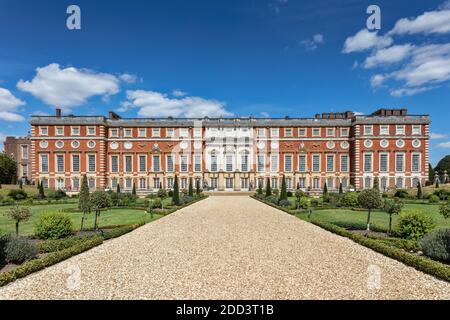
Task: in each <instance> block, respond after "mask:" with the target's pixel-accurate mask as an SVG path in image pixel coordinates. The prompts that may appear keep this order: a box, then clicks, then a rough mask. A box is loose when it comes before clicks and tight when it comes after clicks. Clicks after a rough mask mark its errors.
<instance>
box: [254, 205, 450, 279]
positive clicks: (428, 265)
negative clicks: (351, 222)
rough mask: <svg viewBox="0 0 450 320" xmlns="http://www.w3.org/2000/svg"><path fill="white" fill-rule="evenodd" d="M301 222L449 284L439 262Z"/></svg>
mask: <svg viewBox="0 0 450 320" xmlns="http://www.w3.org/2000/svg"><path fill="white" fill-rule="evenodd" d="M251 197H252V198H253V199H255V200H257V201H260V202H262V203H264V204H267V205H269V206H271V207H273V208H276V209H278V210H281V211H284V212H286V213H289V214H291V215H292V214H293V213H292V212H290V211H289V210H287V209H284V208H280V207H278V206H276V205H275V204H273V203H268V202H266V201H264V200H261V199H258V198H256V197H254V196H251ZM302 220H303V219H302ZM303 221H306V222H310V223H312V224H314V225H316V226H318V227H320V228H322V229H325V230H327V231H329V232H332V233H334V234H337V235H339V236H342V237H345V238H348V239H350V240H352V241H354V242H356V243H358V244H360V245H362V246H365V247H367V248H369V249H372V250H373V251H376V252H378V253H381V254H383V255H385V256H387V257H389V258H392V259H395V260H397V261H400V262H402V263H404V264H405V265H407V266H410V267H413V268H414V269H416V270H419V271H422V272H424V273H427V274H429V275H432V276H434V277H436V278H438V279H441V280H444V281H447V282H450V266H447V265H445V264H443V263H441V262H438V261H435V260H432V259H430V258H427V257H424V256H418V255H414V254H412V253H409V252H406V251H404V250H402V249H399V248H395V247H392V246H390V245H387V244H385V243H382V242H380V241H378V240H375V239H372V238H368V237H365V236H363V235H360V234H356V233H351V232H349V231H347V230H346V229H344V228H341V227H339V226H337V225H334V224H332V223H329V222H322V221H317V220H303Z"/></svg>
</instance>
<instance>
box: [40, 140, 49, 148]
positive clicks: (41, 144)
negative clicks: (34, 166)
mask: <svg viewBox="0 0 450 320" xmlns="http://www.w3.org/2000/svg"><path fill="white" fill-rule="evenodd" d="M39 146H40V147H41V148H42V149H47V148H48V141H46V140H42V141H41V142H40V143H39Z"/></svg>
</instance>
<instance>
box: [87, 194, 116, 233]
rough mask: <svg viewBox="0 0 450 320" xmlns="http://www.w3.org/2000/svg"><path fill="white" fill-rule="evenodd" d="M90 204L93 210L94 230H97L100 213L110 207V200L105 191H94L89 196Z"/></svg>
mask: <svg viewBox="0 0 450 320" xmlns="http://www.w3.org/2000/svg"><path fill="white" fill-rule="evenodd" d="M90 202H91V205H92V208H93V209H94V210H95V219H94V229H95V230H98V225H99V218H100V212H101V210H102V209H105V208H108V207H109V206H110V205H111V198H110V197H109V194H108V193H107V192H105V191H94V192H93V193H92V194H91V196H90Z"/></svg>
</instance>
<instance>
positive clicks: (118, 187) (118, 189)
mask: <svg viewBox="0 0 450 320" xmlns="http://www.w3.org/2000/svg"><path fill="white" fill-rule="evenodd" d="M116 193H119V194H120V183H117V188H116Z"/></svg>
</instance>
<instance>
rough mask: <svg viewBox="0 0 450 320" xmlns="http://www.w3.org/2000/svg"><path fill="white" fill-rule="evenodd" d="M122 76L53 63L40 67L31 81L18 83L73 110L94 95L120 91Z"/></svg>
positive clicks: (32, 92) (51, 102)
mask: <svg viewBox="0 0 450 320" xmlns="http://www.w3.org/2000/svg"><path fill="white" fill-rule="evenodd" d="M119 83H120V80H119V78H117V77H116V76H114V75H112V74H107V73H97V72H94V71H92V70H88V69H77V68H74V67H68V68H65V69H61V68H60V66H59V64H56V63H52V64H50V65H48V66H46V67H42V68H37V69H36V76H35V77H34V78H33V79H32V80H31V81H24V80H20V81H19V82H18V83H17V87H18V88H19V89H20V90H22V91H25V92H29V93H30V94H32V95H33V96H34V97H36V98H38V99H40V100H42V101H44V102H45V103H46V104H48V105H51V106H59V107H61V108H63V109H65V110H66V111H67V110H70V109H71V108H72V107H76V106H80V105H82V104H84V103H86V101H87V100H88V99H89V98H91V97H93V96H109V95H114V94H116V93H118V92H119Z"/></svg>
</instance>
